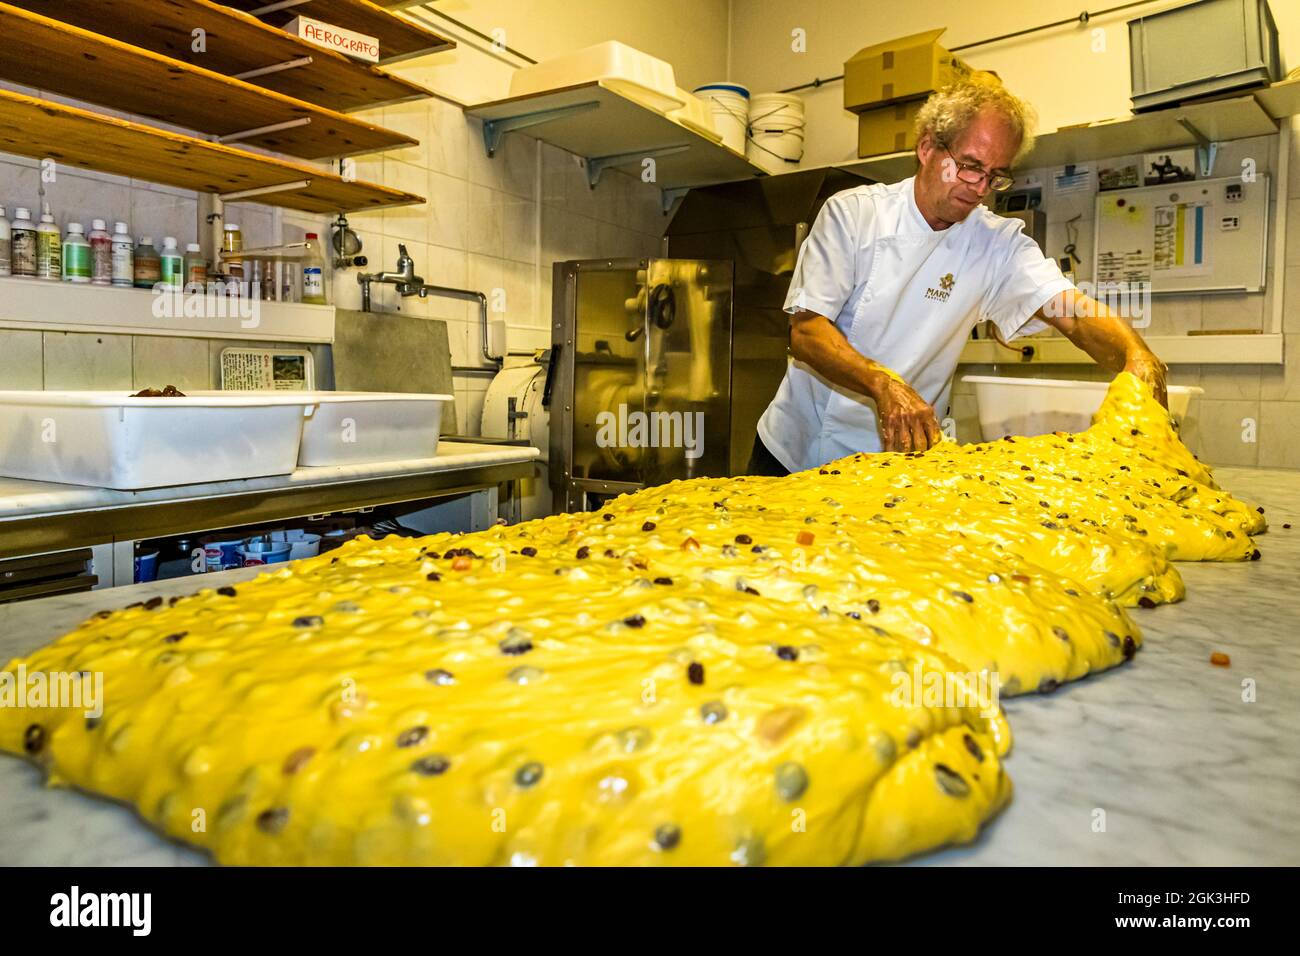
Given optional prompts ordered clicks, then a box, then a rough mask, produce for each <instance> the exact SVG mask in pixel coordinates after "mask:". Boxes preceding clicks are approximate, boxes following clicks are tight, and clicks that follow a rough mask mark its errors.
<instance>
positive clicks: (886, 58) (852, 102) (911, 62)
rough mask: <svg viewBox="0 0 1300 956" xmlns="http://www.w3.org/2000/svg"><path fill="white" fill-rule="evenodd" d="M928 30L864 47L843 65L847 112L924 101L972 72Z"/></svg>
mask: <svg viewBox="0 0 1300 956" xmlns="http://www.w3.org/2000/svg"><path fill="white" fill-rule="evenodd" d="M943 32H944V31H943V30H942V29H940V30H927V31H926V32H924V33H914V34H912V35H911V36H906V37H899V38H898V39H896V40H889V41H888V42H886V43H877V44H876V45H875V46H869V47H864V48H863V49H861V50H859V51H858V52H857V53H855V54H854V55H853V56H852V57H850V58H849V59H848V60H847V61H846V62H845V64H844V108H845V109H846V110H851V111H852V112H854V113H862V112H864V111H866V110H869V109H873V108H876V107H880V106H884V105H885V104H886V103H897V102H901V101H904V100H912V99H916V98H917V97H924V96H926V95H928V94H930V93H932V92H933V91H935V90H937V89H939V88H940V87H941V86H944V85H945V84H947V83H951V82H952V81H953V80H954V79H957V78H958V77H960V76H963V75H965V74H967V73H969V72H970V68H969V67H968V66H967V65H966V64H965V62H963V61H962V59H961V58H960V57H958V56H955V55H953V54H952V53H949V52H948V51H947V50H945V49H944V48H943V47H941V46H940V45H939V42H938V41H939V37H940V35H941V34H942V33H943Z"/></svg>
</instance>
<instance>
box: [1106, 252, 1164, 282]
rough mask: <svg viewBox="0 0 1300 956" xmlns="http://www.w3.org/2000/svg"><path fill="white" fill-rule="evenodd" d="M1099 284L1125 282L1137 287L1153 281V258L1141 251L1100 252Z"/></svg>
mask: <svg viewBox="0 0 1300 956" xmlns="http://www.w3.org/2000/svg"><path fill="white" fill-rule="evenodd" d="M1096 281H1097V284H1098V285H1102V284H1107V283H1116V282H1123V283H1127V284H1129V285H1136V284H1138V283H1141V282H1150V281H1151V257H1150V256H1149V255H1147V254H1146V253H1145V252H1143V251H1142V250H1141V249H1134V250H1132V251H1130V252H1114V251H1106V252H1098V253H1097V279H1096Z"/></svg>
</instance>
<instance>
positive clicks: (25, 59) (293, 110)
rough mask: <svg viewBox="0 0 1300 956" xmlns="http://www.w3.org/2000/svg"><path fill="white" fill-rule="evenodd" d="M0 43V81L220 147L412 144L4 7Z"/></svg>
mask: <svg viewBox="0 0 1300 956" xmlns="http://www.w3.org/2000/svg"><path fill="white" fill-rule="evenodd" d="M0 35H2V36H3V37H4V42H3V43H0V78H3V79H6V80H10V81H13V82H15V83H22V84H24V85H26V86H33V87H37V88H39V89H41V90H48V91H49V92H52V93H59V94H61V95H64V96H70V97H74V98H76V99H79V100H86V101H87V102H92V103H96V104H99V105H101V106H108V107H111V108H113V109H118V110H123V111H125V112H128V113H134V114H136V115H139V116H145V117H148V118H149V119H154V120H158V121H160V122H164V123H169V124H172V125H175V126H182V127H185V128H186V129H192V130H197V131H199V132H203V133H209V134H213V135H215V136H217V137H218V140H219V141H220V142H239V143H241V144H248V145H252V146H261V147H263V148H265V149H270V150H275V151H276V152H280V153H287V154H288V155H291V156H298V157H301V158H303V159H321V158H324V157H330V156H346V155H350V154H354V153H369V152H374V151H376V150H381V149H390V148H392V147H396V146H407V145H411V144H414V143H415V142H416V140H414V139H412V138H411V137H409V136H406V135H405V134H402V133H397V132H394V131H392V130H386V129H383V128H382V127H379V126H374V125H372V124H370V123H363V122H360V121H359V120H356V119H353V118H352V117H349V116H346V115H344V114H343V113H338V112H336V111H334V110H331V109H326V108H325V107H321V106H313V105H312V104H310V103H304V102H303V101H302V100H295V99H293V98H291V97H288V96H285V95H284V94H282V93H276V92H273V91H271V90H264V89H260V88H258V87H256V86H253V85H252V84H250V83H245V82H243V81H242V80H236V79H232V78H230V77H227V76H222V75H221V74H220V73H214V72H212V71H210V70H205V69H202V68H200V67H197V66H191V65H189V64H187V63H181V62H180V61H179V60H173V59H171V58H169V57H165V56H161V55H159V54H157V53H150V52H149V51H148V50H142V49H140V48H139V47H134V46H130V45H128V44H125V43H122V42H120V41H118V40H113V39H111V38H109V37H101V36H99V35H98V34H95V33H91V32H89V31H88V30H82V29H81V28H80V27H74V26H70V25H69V24H66V23H60V22H59V21H57V20H51V19H49V18H48V17H43V16H41V15H39V14H36V13H31V12H29V11H26V10H21V9H19V8H17V7H14V6H11V5H9V4H8V3H0ZM91 64H93V66H92V65H91Z"/></svg>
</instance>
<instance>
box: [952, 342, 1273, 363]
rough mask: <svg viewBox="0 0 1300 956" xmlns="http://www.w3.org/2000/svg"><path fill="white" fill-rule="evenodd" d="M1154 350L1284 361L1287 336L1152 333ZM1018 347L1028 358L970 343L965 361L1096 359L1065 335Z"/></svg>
mask: <svg viewBox="0 0 1300 956" xmlns="http://www.w3.org/2000/svg"><path fill="white" fill-rule="evenodd" d="M1143 338H1144V340H1145V341H1146V343H1147V345H1149V346H1151V350H1152V351H1153V352H1155V353H1156V354H1157V355H1159V356H1160V358H1161V360H1162V361H1164V362H1165V363H1167V364H1169V365H1281V364H1282V346H1283V336H1281V335H1272V334H1263V335H1214V334H1209V335H1151V336H1143ZM1013 344H1014V346H1015V347H1017V348H1018V347H1020V346H1022V345H1032V346H1033V347H1034V356H1033V358H1032V359H1029V360H1026V359H1024V358H1021V357H1020V356H1019V355H1017V354H1016V353H1015V351H1013V350H1009V349H1007V348H1005V347H1003V346H1001V345H998V343H996V342H994V341H992V340H990V339H981V340H978V341H971V342H967V343H966V347H965V348H964V349H962V353H961V359H960V364H962V365H1020V366H1025V365H1091V364H1092V361H1093V360H1092V359H1091V358H1089V357H1088V355H1087V354H1086V353H1084V352H1083V351H1082V350H1081V349H1079V347H1078V346H1076V345H1075V344H1074V343H1073V342H1071V341H1070V340H1069V339H1067V338H1064V337H1061V336H1055V335H1053V336H1046V337H1043V338H1035V337H1030V338H1024V339H1016V341H1015V342H1014V343H1013Z"/></svg>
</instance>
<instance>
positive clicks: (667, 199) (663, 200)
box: [659, 186, 691, 216]
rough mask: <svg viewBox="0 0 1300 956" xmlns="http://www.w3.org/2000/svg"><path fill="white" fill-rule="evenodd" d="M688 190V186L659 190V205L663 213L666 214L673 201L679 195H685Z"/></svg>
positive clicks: (675, 200) (689, 189)
mask: <svg viewBox="0 0 1300 956" xmlns="http://www.w3.org/2000/svg"><path fill="white" fill-rule="evenodd" d="M690 191H691V187H690V186H677V187H675V188H673V189H661V190H660V191H659V203H660V207H661V208H662V209H663V211H664V215H665V216H666V215H668V210H670V209H672V208H673V203H675V202H677V200H678V199H679V198H680V197H682V196H685V195H686V194H687V193H688V192H690Z"/></svg>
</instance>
